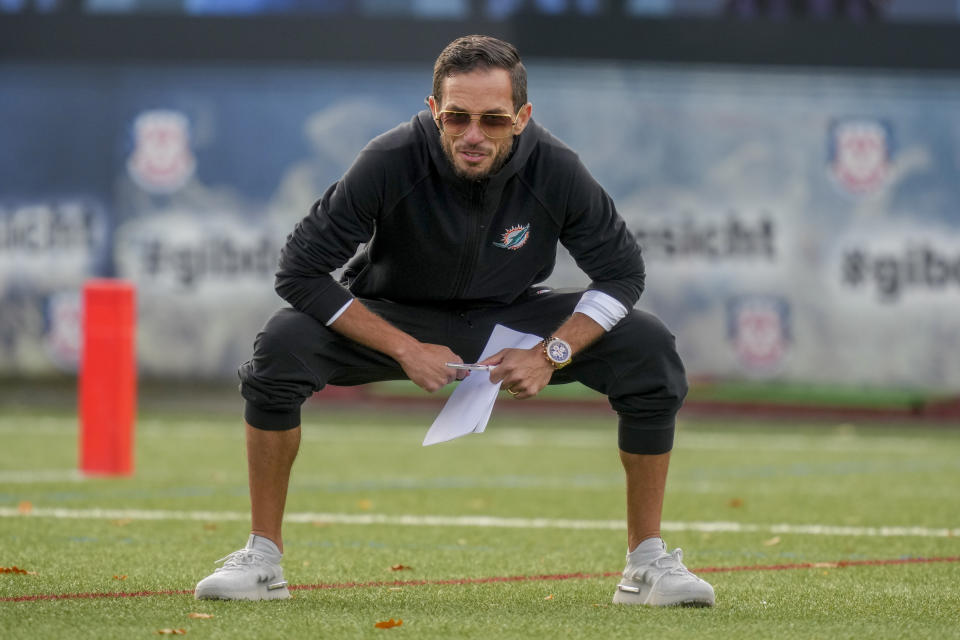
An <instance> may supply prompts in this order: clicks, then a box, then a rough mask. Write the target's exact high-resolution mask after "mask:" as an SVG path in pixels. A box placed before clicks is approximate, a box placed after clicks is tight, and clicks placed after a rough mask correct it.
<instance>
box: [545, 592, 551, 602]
mask: <svg viewBox="0 0 960 640" xmlns="http://www.w3.org/2000/svg"><path fill="white" fill-rule="evenodd" d="M544 600H553V594H552V593H551V594H550V595H548V596H547V597H546V598H544Z"/></svg>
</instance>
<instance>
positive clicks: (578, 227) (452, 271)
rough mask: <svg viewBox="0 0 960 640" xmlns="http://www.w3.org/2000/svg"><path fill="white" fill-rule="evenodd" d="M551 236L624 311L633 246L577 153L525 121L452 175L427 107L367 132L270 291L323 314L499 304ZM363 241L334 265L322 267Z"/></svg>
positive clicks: (638, 264)
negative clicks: (337, 275) (351, 305)
mask: <svg viewBox="0 0 960 640" xmlns="http://www.w3.org/2000/svg"><path fill="white" fill-rule="evenodd" d="M558 241H559V242H560V243H562V244H563V246H564V247H566V248H567V250H568V251H569V252H570V254H571V255H572V256H573V258H574V259H575V260H576V262H577V265H578V266H579V267H580V268H581V269H582V270H583V271H584V272H585V273H586V274H587V275H588V276H589V277H590V279H591V281H592V282H591V285H590V288H591V289H597V290H599V291H603V292H604V293H606V294H608V295H610V296H612V297H613V298H615V299H617V300H618V301H620V303H621V304H623V305H624V306H625V307H626V308H627V309H630V308H632V307H633V305H634V304H636V302H637V299H638V298H639V297H640V294H641V292H642V291H643V286H644V265H643V259H642V257H641V255H640V248H639V247H638V246H637V243H636V240H635V239H634V238H633V236H632V235H631V234H630V232H629V231H628V229H627V226H626V224H625V223H624V221H623V219H622V218H621V217H620V216H619V215H618V214H617V211H616V209H615V207H614V205H613V201H612V200H611V199H610V196H608V195H607V193H606V192H605V191H604V190H603V189H602V188H601V187H600V185H599V184H597V182H596V181H595V180H594V179H593V177H592V176H591V175H590V173H589V172H588V171H587V170H586V168H585V167H584V166H583V164H582V163H581V162H580V160H579V158H578V157H577V155H576V154H575V153H574V152H573V151H572V150H570V149H569V148H568V147H567V146H566V145H564V144H563V143H562V142H560V141H559V140H557V139H556V138H554V137H553V136H552V135H551V134H550V133H549V132H548V131H547V130H546V129H544V128H543V127H541V126H539V125H538V124H537V123H535V122H534V121H533V120H531V121H530V122H529V123H528V125H527V127H526V129H524V131H523V133H522V134H520V135H519V136H517V137H516V138H515V139H514V146H513V151H512V155H511V156H510V158H509V159H508V161H507V163H506V164H505V165H504V166H503V168H501V169H500V171H498V172H497V173H496V174H494V175H492V176H490V177H488V178H486V179H483V180H468V179H463V178H460V177H458V176H457V175H456V174H455V173H454V171H453V166H452V165H451V163H450V161H449V160H448V159H447V157H446V156H445V155H444V152H443V148H442V147H441V145H440V134H439V131H438V130H437V127H436V125H435V124H434V121H433V119H432V117H431V114H430V112H429V111H422V112H421V113H419V114H417V115H416V116H414V118H413V119H412V120H411V121H410V122H409V123H406V124H402V125H400V126H398V127H396V128H395V129H392V130H391V131H388V132H387V133H384V134H383V135H380V136H378V137H377V138H375V139H373V140H372V141H371V142H370V143H369V144H368V145H367V146H366V148H364V150H363V151H361V152H360V155H359V156H358V157H357V159H356V161H355V162H354V163H353V166H351V167H350V169H349V170H348V171H347V173H346V174H345V175H344V176H343V178H342V179H341V180H340V181H339V182H337V183H335V184H334V185H333V186H331V187H330V188H329V189H328V190H327V192H326V193H325V194H324V196H323V198H321V199H320V200H319V201H318V202H317V203H316V204H314V205H313V208H312V209H311V211H310V213H309V214H308V215H307V216H306V217H305V218H303V220H301V221H300V222H299V223H298V224H297V226H296V228H295V229H294V231H293V233H291V234H290V236H289V237H288V238H287V242H286V245H285V247H284V248H283V251H282V253H281V256H280V268H279V271H278V272H277V280H276V290H277V293H279V294H280V296H281V297H282V298H283V299H285V300H286V301H287V302H289V303H290V304H291V305H292V306H293V307H294V308H295V309H298V310H300V311H303V312H305V313H307V314H310V315H311V316H313V317H314V318H316V319H317V320H319V321H321V322H324V323H326V322H327V321H328V320H329V319H330V317H331V316H333V314H334V313H336V312H337V311H338V310H339V309H340V308H341V307H342V306H343V305H344V304H345V303H346V302H347V301H348V300H350V299H351V297H352V296H356V297H361V298H374V299H383V300H391V301H394V302H400V303H404V304H425V305H431V306H456V307H464V308H465V307H478V306H483V307H488V306H496V305H501V304H510V303H511V302H513V301H514V300H516V299H517V298H519V297H520V296H521V295H522V294H523V293H525V292H526V291H527V290H528V288H529V287H531V286H532V285H535V284H538V283H540V282H543V281H544V280H545V279H546V278H547V277H548V276H549V275H550V273H551V272H552V271H553V267H554V264H555V262H556V252H557V242H558ZM363 243H367V246H366V248H365V250H364V251H363V252H361V253H360V254H359V255H358V256H357V259H355V260H353V261H352V262H351V264H350V265H349V267H348V268H347V269H346V272H345V274H346V277H345V280H344V284H346V285H347V286H348V287H349V290H348V289H347V288H345V287H344V286H343V285H342V284H340V283H337V282H336V281H335V280H334V279H333V277H332V276H331V275H330V274H331V272H333V271H335V270H337V269H339V268H340V267H341V266H343V265H344V264H345V263H346V262H347V261H348V260H350V258H351V257H353V256H354V253H355V252H356V250H357V247H358V246H359V245H361V244H363Z"/></svg>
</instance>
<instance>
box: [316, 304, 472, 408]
mask: <svg viewBox="0 0 960 640" xmlns="http://www.w3.org/2000/svg"><path fill="white" fill-rule="evenodd" d="M330 328H331V329H333V330H334V331H336V332H338V333H341V334H343V335H345V336H346V337H348V338H350V339H351V340H354V341H356V342H359V343H360V344H362V345H365V346H367V347H370V348H371V349H375V350H376V351H379V352H381V353H385V354H387V355H388V356H390V357H391V358H393V359H394V360H396V361H397V362H398V363H399V364H400V367H401V368H402V369H403V372H404V373H405V374H407V377H408V378H410V380H412V381H413V383H414V384H415V385H417V386H418V387H420V388H421V389H425V390H427V391H429V392H430V393H433V392H434V391H436V390H437V389H439V388H440V387H442V386H444V385H446V384H448V383H450V382H453V381H454V380H462V379H463V377H464V375H465V374H466V373H467V372H465V371H458V370H456V369H454V368H452V367H448V366H447V365H446V364H445V363H447V362H463V360H461V359H460V356H458V355H457V354H455V353H454V352H453V351H451V350H450V349H448V348H447V347H445V346H443V345H439V344H429V343H426V342H420V341H419V340H417V339H416V338H414V337H413V336H411V335H410V334H408V333H405V332H403V331H401V330H400V329H397V328H396V327H394V326H393V325H391V324H390V323H389V322H387V321H386V320H384V319H383V318H381V317H380V316H378V315H376V314H375V313H373V312H371V311H370V310H369V309H367V308H366V307H365V306H364V305H363V304H362V303H361V302H360V301H359V300H354V301H353V302H352V303H351V304H350V306H349V307H347V308H346V310H345V311H344V312H343V313H342V314H340V317H339V318H337V319H336V320H334V321H333V322H332V323H331V324H330Z"/></svg>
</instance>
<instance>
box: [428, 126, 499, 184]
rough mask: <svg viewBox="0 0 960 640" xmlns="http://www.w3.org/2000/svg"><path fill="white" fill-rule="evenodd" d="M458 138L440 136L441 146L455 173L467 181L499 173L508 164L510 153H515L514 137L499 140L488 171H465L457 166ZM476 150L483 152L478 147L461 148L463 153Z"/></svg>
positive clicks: (470, 169)
mask: <svg viewBox="0 0 960 640" xmlns="http://www.w3.org/2000/svg"><path fill="white" fill-rule="evenodd" d="M456 140H457V139H456V138H452V137H449V136H446V135H444V134H441V135H440V146H441V147H443V153H444V155H445V156H447V160H448V161H449V162H450V166H452V167H453V172H454V173H456V174H457V176H459V177H460V178H464V179H467V180H483V179H484V178H488V177H490V176H492V175H493V174H495V173H496V172H497V171H500V169H502V168H503V165H505V164H506V163H507V158H509V157H510V152H511V151H513V136H511V137H509V138H503V139H501V140H498V141H497V143H494V144H495V145H496V147H495V151H494V154H493V161H492V162H491V163H490V166H489V167H487V168H486V169H481V170H477V169H473V168H469V169H464V168H463V167H461V166H460V165H459V164H457V157H456V152H455V151H454V144H455V143H456ZM472 149H476V150H478V151H483V150H482V149H481V148H480V147H476V146H463V147H461V148H460V150H461V151H470V150H472Z"/></svg>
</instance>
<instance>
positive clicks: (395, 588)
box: [387, 587, 403, 591]
mask: <svg viewBox="0 0 960 640" xmlns="http://www.w3.org/2000/svg"><path fill="white" fill-rule="evenodd" d="M387 591H403V588H402V587H390V588H389V589H387Z"/></svg>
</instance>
